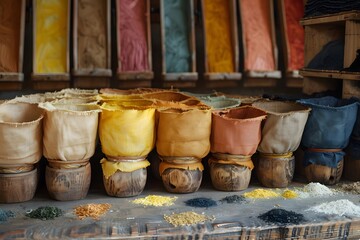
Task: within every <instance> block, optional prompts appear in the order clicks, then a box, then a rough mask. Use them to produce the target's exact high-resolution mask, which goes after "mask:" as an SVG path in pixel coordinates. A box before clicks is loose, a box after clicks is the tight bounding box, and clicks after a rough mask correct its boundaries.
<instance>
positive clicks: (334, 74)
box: [300, 69, 360, 80]
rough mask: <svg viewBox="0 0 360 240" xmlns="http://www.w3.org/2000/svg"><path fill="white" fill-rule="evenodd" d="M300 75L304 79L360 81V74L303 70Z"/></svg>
mask: <svg viewBox="0 0 360 240" xmlns="http://www.w3.org/2000/svg"><path fill="white" fill-rule="evenodd" d="M300 75H302V76H303V77H316V78H335V79H344V80H360V72H342V71H336V70H317V69H302V70H300Z"/></svg>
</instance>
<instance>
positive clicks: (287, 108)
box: [252, 101, 310, 154]
mask: <svg viewBox="0 0 360 240" xmlns="http://www.w3.org/2000/svg"><path fill="white" fill-rule="evenodd" d="M252 105H253V106H254V107H257V108H259V109H262V110H264V111H266V112H267V118H266V120H265V124H264V127H263V129H262V140H261V142H260V145H259V147H258V151H259V152H263V153H276V154H281V153H288V152H294V151H295V150H296V149H297V148H298V147H299V145H300V141H301V136H302V134H303V131H304V127H305V124H306V121H307V119H308V116H309V112H310V108H308V107H306V106H303V105H301V104H298V103H292V102H280V101H259V102H254V103H253V104H252Z"/></svg>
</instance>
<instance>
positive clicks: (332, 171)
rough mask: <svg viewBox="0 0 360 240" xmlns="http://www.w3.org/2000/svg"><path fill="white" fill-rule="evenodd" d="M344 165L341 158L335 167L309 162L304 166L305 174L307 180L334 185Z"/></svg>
mask: <svg viewBox="0 0 360 240" xmlns="http://www.w3.org/2000/svg"><path fill="white" fill-rule="evenodd" d="M343 167H344V160H341V161H340V162H339V163H338V165H337V167H336V168H331V167H327V166H322V165H316V164H310V165H309V166H307V167H305V176H306V179H307V180H308V181H309V182H319V183H322V184H326V185H334V184H336V183H338V182H339V181H340V178H341V175H342V172H343Z"/></svg>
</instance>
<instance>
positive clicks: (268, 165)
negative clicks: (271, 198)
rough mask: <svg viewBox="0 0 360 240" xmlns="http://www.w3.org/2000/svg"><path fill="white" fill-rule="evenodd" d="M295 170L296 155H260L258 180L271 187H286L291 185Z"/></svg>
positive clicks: (257, 171)
mask: <svg viewBox="0 0 360 240" xmlns="http://www.w3.org/2000/svg"><path fill="white" fill-rule="evenodd" d="M294 171H295V157H294V156H292V157H289V158H284V157H282V158H269V157H263V156H259V161H258V166H257V169H256V173H257V177H258V180H259V181H260V183H261V184H262V185H264V186H265V187H269V188H285V187H287V186H289V184H290V183H291V181H292V179H293V177H294Z"/></svg>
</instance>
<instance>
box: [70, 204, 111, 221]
mask: <svg viewBox="0 0 360 240" xmlns="http://www.w3.org/2000/svg"><path fill="white" fill-rule="evenodd" d="M110 208H111V204H109V203H99V204H96V203H89V204H85V205H80V206H78V207H76V208H75V209H74V213H75V214H76V215H77V217H78V218H79V219H80V220H83V219H84V218H87V217H91V218H93V219H95V220H98V219H99V218H100V216H101V215H103V214H105V213H106V212H107V211H108V210H109V209H110Z"/></svg>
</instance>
